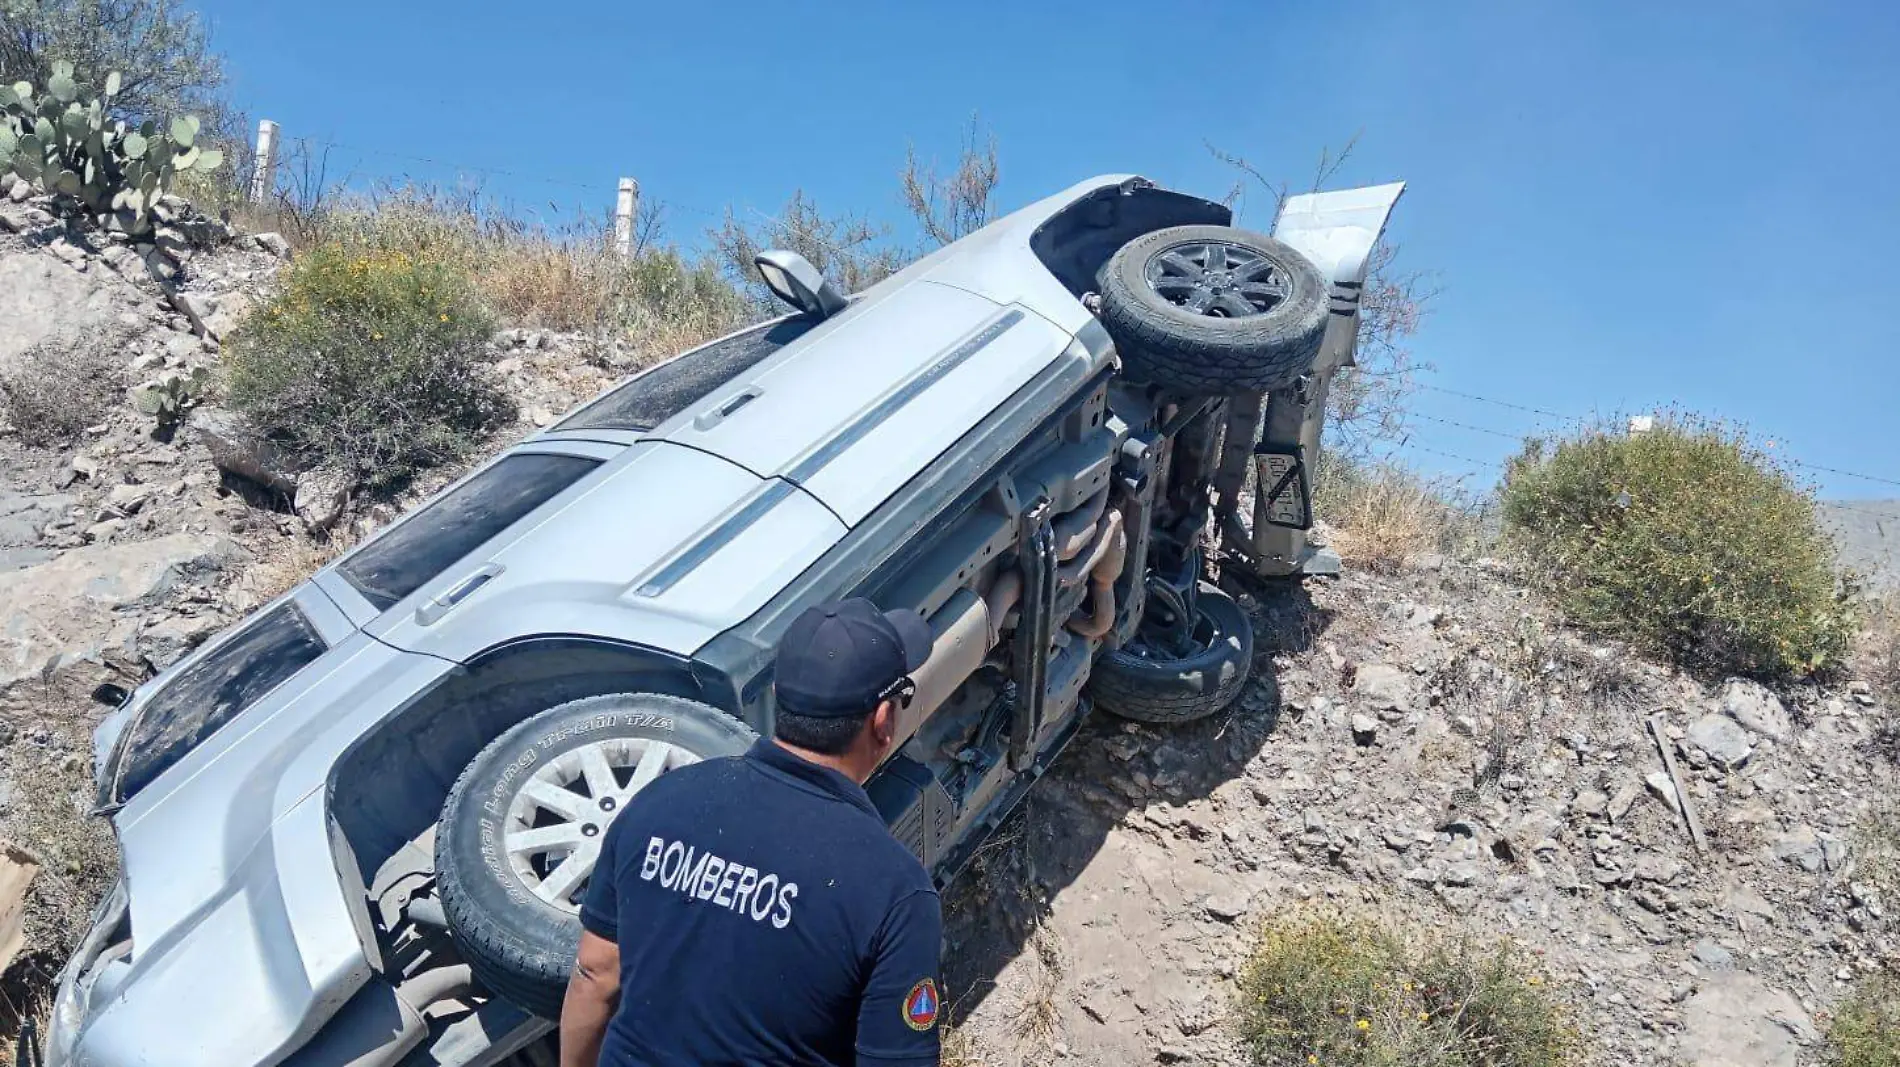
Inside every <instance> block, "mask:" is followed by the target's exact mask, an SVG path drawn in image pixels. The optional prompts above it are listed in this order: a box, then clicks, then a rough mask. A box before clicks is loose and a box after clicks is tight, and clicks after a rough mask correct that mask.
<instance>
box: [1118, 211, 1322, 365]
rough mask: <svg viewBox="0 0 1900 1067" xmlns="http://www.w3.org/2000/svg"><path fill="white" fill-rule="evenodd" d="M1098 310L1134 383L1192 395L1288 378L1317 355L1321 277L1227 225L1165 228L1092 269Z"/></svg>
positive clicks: (1295, 257) (1268, 241)
mask: <svg viewBox="0 0 1900 1067" xmlns="http://www.w3.org/2000/svg"><path fill="white" fill-rule="evenodd" d="M1097 281H1098V284H1099V285H1100V286H1101V298H1102V303H1101V308H1100V311H1099V315H1100V317H1101V320H1102V325H1103V326H1104V327H1106V328H1107V329H1108V333H1109V336H1111V337H1113V338H1114V339H1115V346H1116V348H1117V349H1118V350H1119V351H1120V352H1121V356H1122V365H1123V373H1125V374H1126V375H1127V376H1128V377H1129V378H1131V379H1133V380H1135V381H1141V382H1148V383H1151V384H1154V385H1161V386H1167V387H1169V388H1173V389H1180V390H1184V391H1187V392H1192V393H1230V392H1235V391H1237V390H1272V389H1282V388H1285V387H1286V386H1288V385H1291V384H1292V383H1293V382H1294V380H1295V379H1297V378H1299V376H1300V375H1302V374H1305V373H1306V372H1307V371H1308V370H1309V369H1311V368H1312V366H1313V361H1314V360H1315V359H1317V358H1319V349H1320V342H1321V340H1323V339H1324V337H1325V335H1326V319H1327V310H1326V284H1325V282H1324V280H1322V279H1321V278H1320V274H1319V270H1318V269H1317V268H1315V267H1314V266H1313V264H1311V263H1309V262H1308V261H1307V259H1306V257H1305V256H1302V255H1300V254H1299V253H1298V252H1295V251H1294V250H1293V249H1291V248H1289V247H1287V246H1286V245H1284V244H1281V243H1280V242H1279V241H1276V240H1274V239H1273V238H1271V237H1267V236H1265V235H1262V234H1257V233H1249V232H1247V231H1246V230H1237V229H1234V228H1233V227H1231V226H1173V227H1170V228H1168V229H1165V230H1156V231H1155V232H1153V233H1150V234H1146V235H1144V236H1141V237H1137V238H1135V239H1134V240H1132V241H1130V242H1128V243H1127V244H1125V245H1123V246H1122V247H1121V249H1120V250H1118V251H1117V252H1116V253H1115V254H1114V255H1113V256H1112V257H1110V258H1109V261H1108V263H1107V265H1106V266H1104V267H1103V268H1102V271H1101V274H1100V276H1099V278H1098V279H1097Z"/></svg>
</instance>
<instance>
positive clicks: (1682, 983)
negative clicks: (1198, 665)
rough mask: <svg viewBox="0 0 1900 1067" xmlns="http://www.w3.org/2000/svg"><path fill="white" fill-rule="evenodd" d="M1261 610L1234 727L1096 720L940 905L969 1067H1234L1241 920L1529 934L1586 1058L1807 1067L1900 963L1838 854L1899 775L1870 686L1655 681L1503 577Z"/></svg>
mask: <svg viewBox="0 0 1900 1067" xmlns="http://www.w3.org/2000/svg"><path fill="white" fill-rule="evenodd" d="M1251 607H1252V611H1253V615H1254V618H1255V619H1256V624H1257V627H1258V630H1259V634H1260V640H1259V644H1258V645H1257V659H1256V663H1255V667H1256V671H1257V676H1256V678H1255V680H1254V681H1253V682H1252V683H1251V685H1250V687H1249V689H1248V690H1247V692H1246V694H1245V695H1244V696H1243V697H1242V698H1241V701H1240V703H1239V704H1238V705H1237V706H1236V708H1235V709H1233V711H1232V712H1231V713H1229V714H1226V715H1223V716H1218V717H1216V718H1215V719H1213V720H1212V721H1209V722H1206V723H1202V724H1199V725H1197V726H1194V727H1191V728H1188V729H1176V730H1166V731H1161V730H1154V729H1150V728H1147V727H1142V726H1135V725H1132V724H1122V723H1117V722H1116V721H1114V720H1113V719H1108V718H1106V717H1104V718H1098V719H1096V720H1095V721H1094V722H1093V723H1092V725H1091V726H1090V728H1089V729H1088V730H1087V731H1086V732H1085V733H1084V735H1083V736H1082V737H1081V738H1079V739H1078V740H1077V741H1076V743H1075V745H1074V747H1073V748H1072V749H1071V750H1070V751H1069V753H1068V754H1066V755H1065V756H1064V757H1063V759H1062V761H1061V762H1060V763H1059V764H1058V765H1057V766H1056V768H1055V769H1054V770H1053V771H1052V773H1051V774H1050V776H1049V777H1048V779H1046V780H1045V781H1044V782H1043V783H1042V784H1041V785H1040V786H1039V787H1038V790H1037V792H1035V793H1034V794H1032V798H1031V800H1030V801H1029V802H1028V804H1027V810H1026V812H1024V814H1023V816H1022V817H1021V818H1020V819H1018V820H1016V821H1015V823H1014V824H1013V825H1012V826H1011V827H1009V828H1007V832H1006V834H1005V835H1004V839H1003V840H1002V841H1001V842H999V844H998V845H997V846H996V847H995V848H994V849H993V850H992V851H991V852H990V854H989V855H987V856H986V857H985V858H984V859H983V860H982V861H980V863H979V865H978V869H977V870H976V871H975V872H973V873H972V874H970V875H968V876H966V877H965V878H963V879H962V880H961V882H960V883H959V885H958V886H957V888H956V891H955V896H954V899H953V901H952V910H951V922H950V944H949V957H948V958H949V961H950V963H949V966H950V974H949V976H948V982H947V984H948V989H949V992H950V995H951V997H952V998H953V1001H954V1003H955V1004H956V1005H957V1008H958V1009H959V1011H961V1012H963V1013H966V1014H967V1019H966V1022H965V1024H964V1030H963V1033H964V1037H965V1039H966V1040H967V1041H968V1042H969V1043H970V1046H971V1047H970V1049H969V1052H968V1060H967V1062H971V1063H985V1064H991V1063H994V1064H1019V1063H1041V1062H1046V1061H1047V1060H1048V1059H1049V1058H1051V1057H1052V1056H1053V1057H1057V1058H1066V1059H1067V1060H1070V1061H1072V1062H1077V1063H1089V1064H1130V1063H1148V1062H1160V1063H1199V1064H1242V1063H1246V1062H1249V1061H1248V1060H1247V1059H1246V1058H1245V1056H1244V1055H1243V1054H1242V1051H1241V1050H1240V1049H1238V1048H1236V1047H1234V1042H1233V1039H1232V1037H1231V1036H1230V1035H1229V1033H1228V1032H1227V1030H1226V1029H1225V1028H1224V1027H1223V1026H1222V1025H1221V1021H1222V1019H1223V1016H1224V1014H1225V1012H1224V1006H1225V1004H1226V1003H1227V1002H1228V1000H1229V999H1230V997H1231V990H1232V985H1231V980H1232V979H1233V977H1234V975H1235V972H1236V969H1237V967H1238V966H1239V965H1240V963H1241V961H1242V960H1243V959H1244V958H1245V956H1246V953H1247V951H1248V948H1249V946H1250V943H1251V936H1250V935H1251V930H1252V924H1253V923H1254V922H1255V921H1257V920H1258V919H1260V918H1261V917H1263V916H1265V915H1267V914H1269V913H1272V912H1275V911H1277V910H1280V909H1285V908H1289V907H1296V906H1301V905H1304V904H1313V903H1323V904H1332V905H1336V906H1339V907H1342V908H1345V909H1348V910H1349V911H1351V912H1355V913H1358V914H1363V915H1366V916H1368V917H1371V918H1378V919H1381V920H1384V921H1386V922H1389V923H1395V924H1398V925H1400V926H1402V927H1410V928H1413V929H1419V930H1434V931H1444V930H1465V931H1469V932H1471V933H1472V934H1473V935H1474V936H1478V937H1482V938H1490V937H1511V938H1516V939H1518V940H1519V941H1521V942H1522V943H1523V944H1525V945H1526V946H1528V947H1529V948H1531V949H1532V950H1534V951H1535V952H1536V953H1538V954H1539V955H1541V957H1542V960H1543V963H1544V966H1545V968H1546V970H1547V972H1548V973H1549V975H1550V982H1551V984H1552V986H1553V987H1554V988H1555V990H1556V992H1557V995H1558V996H1560V997H1562V998H1563V999H1565V1000H1567V1001H1568V1002H1569V1004H1570V1005H1571V1007H1572V1010H1573V1012H1574V1018H1575V1021H1576V1024H1577V1025H1578V1027H1579V1029H1580V1030H1581V1032H1582V1034H1583V1035H1584V1037H1585V1040H1586V1043H1587V1044H1588V1046H1589V1047H1590V1048H1591V1050H1592V1059H1593V1062H1596V1063H1600V1064H1604V1065H1633V1064H1656V1065H1664V1064H1692V1065H1696V1067H1757V1065H1759V1067H1795V1065H1797V1064H1812V1063H1819V1062H1820V1061H1821V1060H1820V1057H1821V1048H1820V1045H1819V1043H1818V1042H1819V1037H1820V1033H1821V1030H1822V1029H1823V1028H1824V1025H1825V1018H1826V1014H1827V1012H1828V1009H1829V1007H1830V1005H1831V1004H1833V1003H1834V1002H1835V1000H1836V999H1837V998H1839V997H1840V996H1841V994H1842V993H1843V991H1844V990H1845V989H1846V988H1847V984H1848V983H1849V981H1850V980H1852V979H1853V978H1855V977H1856V976H1857V975H1862V974H1865V973H1868V972H1870V971H1871V970H1872V969H1873V968H1875V967H1876V966H1877V961H1879V960H1882V959H1885V960H1892V959H1894V958H1895V953H1896V952H1897V951H1900V928H1896V926H1895V925H1894V922H1893V916H1892V910H1893V909H1894V908H1895V907H1896V906H1900V902H1894V901H1882V900H1880V899H1879V895H1878V893H1877V891H1876V890H1875V888H1874V886H1873V884H1872V883H1871V882H1870V881H1869V880H1867V878H1866V877H1865V876H1866V874H1867V871H1866V868H1865V866H1864V865H1863V864H1862V863H1861V860H1862V857H1860V856H1859V855H1857V847H1858V845H1857V841H1858V838H1857V836H1856V825H1857V824H1858V823H1859V822H1860V820H1862V818H1863V817H1864V816H1865V815H1866V814H1867V812H1868V810H1869V807H1870V805H1871V804H1873V803H1875V802H1877V801H1881V800H1883V799H1884V798H1886V797H1889V796H1891V795H1892V793H1893V790H1894V788H1895V785H1896V773H1895V767H1894V765H1893V764H1892V763H1890V762H1886V761H1885V760H1883V759H1882V758H1881V757H1880V756H1879V755H1877V754H1876V752H1875V747H1876V746H1875V745H1874V743H1873V738H1874V737H1875V734H1876V730H1877V728H1878V724H1880V723H1881V722H1883V721H1884V719H1885V717H1886V716H1888V715H1890V714H1891V712H1890V711H1889V710H1887V709H1883V708H1881V707H1880V706H1879V705H1878V703H1877V702H1876V700H1875V698H1874V697H1873V696H1872V695H1870V693H1869V692H1868V691H1867V690H1866V688H1865V687H1864V686H1859V685H1853V684H1847V685H1843V686H1842V687H1840V688H1836V689H1829V688H1799V689H1794V690H1790V691H1787V692H1784V693H1779V694H1777V693H1774V692H1771V691H1769V690H1767V689H1764V688H1762V687H1761V686H1758V685H1755V684H1753V683H1749V682H1745V681H1739V680H1730V681H1726V682H1720V681H1717V682H1716V683H1715V684H1710V683H1709V682H1707V681H1704V680H1698V679H1694V678H1690V677H1687V676H1684V675H1682V674H1680V673H1676V672H1673V671H1670V670H1666V669H1663V668H1659V667H1657V666H1655V665H1652V664H1650V663H1646V662H1643V661H1641V660H1639V659H1636V658H1634V657H1632V656H1630V655H1628V654H1627V653H1625V652H1623V651H1621V650H1620V649H1618V648H1615V647H1610V646H1604V645H1599V644H1593V643H1590V642H1588V641H1585V640H1581V639H1579V638H1578V637H1576V636H1574V635H1572V634H1569V633H1566V632H1564V631H1562V630H1561V629H1558V628H1556V627H1553V626H1552V625H1551V624H1550V622H1549V621H1548V620H1547V619H1546V618H1544V617H1543V616H1542V615H1541V613H1540V612H1539V611H1538V610H1537V609H1536V608H1535V607H1534V606H1533V605H1532V603H1531V602H1530V601H1529V600H1528V599H1527V597H1526V595H1525V594H1524V593H1523V592H1522V591H1521V590H1520V589H1518V588H1517V587H1516V586H1515V585H1514V584H1513V582H1512V580H1511V576H1510V574H1509V572H1508V570H1506V569H1505V568H1504V567H1503V566H1502V565H1499V564H1496V563H1495V562H1492V561H1480V562H1479V564H1478V565H1469V564H1461V563H1457V562H1452V561H1441V560H1432V561H1429V562H1428V563H1427V565H1426V566H1425V567H1423V568H1421V569H1419V570H1417V571H1416V572H1414V573H1411V574H1407V575H1404V576H1401V577H1396V578H1386V577H1380V576H1376V575H1366V574H1348V575H1347V576H1346V577H1344V578H1343V579H1340V580H1338V581H1333V582H1315V583H1309V584H1308V586H1307V587H1306V589H1305V590H1304V591H1298V590H1294V591H1289V590H1279V591H1274V592H1264V591H1263V592H1262V594H1261V595H1260V596H1258V597H1256V598H1255V599H1254V600H1253V601H1252V604H1251ZM1276 689H1277V694H1276ZM1276 697H1277V698H1276ZM1652 718H1655V719H1656V720H1657V723H1658V725H1659V726H1660V728H1661V731H1662V739H1663V744H1665V745H1667V747H1668V749H1669V752H1670V754H1671V755H1673V756H1674V758H1675V761H1676V766H1677V769H1678V773H1679V775H1680V779H1681V782H1682V786H1683V791H1684V792H1685V793H1686V794H1687V796H1686V799H1687V801H1688V803H1689V805H1690V806H1691V807H1692V808H1693V810H1694V812H1695V813H1696V815H1697V817H1698V818H1699V821H1700V824H1701V826H1702V827H1703V829H1704V832H1705V834H1706V837H1707V841H1708V846H1707V849H1706V850H1703V849H1699V848H1698V847H1697V846H1696V844H1695V842H1694V840H1693V838H1692V836H1691V833H1690V831H1689V829H1688V828H1687V824H1686V822H1685V820H1684V818H1683V816H1682V810H1681V802H1682V798H1680V797H1679V795H1678V793H1677V792H1676V787H1675V784H1674V782H1673V781H1672V779H1671V777H1670V773H1669V771H1668V769H1667V767H1666V765H1665V763H1664V762H1663V758H1662V753H1663V749H1662V748H1661V747H1660V746H1659V745H1658V742H1657V739H1656V737H1655V735H1654V734H1652V733H1651V732H1650V731H1649V722H1650V720H1651V719H1652ZM957 998H960V999H957Z"/></svg>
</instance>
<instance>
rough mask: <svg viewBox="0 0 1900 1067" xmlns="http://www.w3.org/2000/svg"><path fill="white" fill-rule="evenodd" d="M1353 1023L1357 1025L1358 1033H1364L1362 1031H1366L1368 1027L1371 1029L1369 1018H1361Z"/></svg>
mask: <svg viewBox="0 0 1900 1067" xmlns="http://www.w3.org/2000/svg"><path fill="white" fill-rule="evenodd" d="M1353 1025H1354V1026H1357V1027H1358V1028H1359V1032H1360V1033H1364V1032H1366V1031H1367V1030H1370V1029H1372V1020H1371V1019H1361V1020H1359V1021H1358V1022H1356V1023H1353Z"/></svg>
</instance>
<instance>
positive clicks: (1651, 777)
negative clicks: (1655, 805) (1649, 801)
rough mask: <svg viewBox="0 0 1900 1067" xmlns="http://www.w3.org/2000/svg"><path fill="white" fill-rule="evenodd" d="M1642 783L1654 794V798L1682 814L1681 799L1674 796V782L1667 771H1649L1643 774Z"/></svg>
mask: <svg viewBox="0 0 1900 1067" xmlns="http://www.w3.org/2000/svg"><path fill="white" fill-rule="evenodd" d="M1643 784H1644V785H1647V786H1648V787H1649V791H1650V792H1651V793H1654V794H1655V795H1656V799H1658V800H1660V801H1662V802H1663V803H1664V804H1667V805H1669V810H1670V811H1673V812H1675V813H1676V814H1678V815H1680V814H1682V801H1681V800H1679V799H1677V797H1676V783H1675V782H1674V781H1672V780H1670V777H1669V772H1668V771H1650V772H1649V774H1648V775H1646V776H1644V778H1643Z"/></svg>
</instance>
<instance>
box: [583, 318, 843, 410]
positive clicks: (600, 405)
mask: <svg viewBox="0 0 1900 1067" xmlns="http://www.w3.org/2000/svg"><path fill="white" fill-rule="evenodd" d="M817 324H818V323H817V321H816V320H814V319H808V318H805V317H803V316H797V315H795V316H793V317H791V318H786V319H779V320H777V321H775V322H767V323H762V324H760V325H758V326H754V327H752V328H751V329H749V330H741V331H740V332H738V333H735V334H733V335H732V336H731V337H727V338H723V339H721V340H718V341H714V342H713V343H712V344H709V345H706V346H704V347H701V348H695V349H693V350H692V351H691V352H688V353H686V354H685V355H682V356H679V357H678V358H676V359H671V360H668V361H667V362H665V363H662V364H660V365H659V366H657V367H654V368H653V369H651V370H649V371H646V372H645V373H643V374H641V375H639V376H637V377H635V378H633V379H632V380H631V381H629V382H627V384H625V385H623V386H621V387H620V388H618V389H615V390H614V391H613V392H611V393H608V394H607V395H605V396H603V397H601V398H600V399H599V400H596V401H594V402H593V403H591V404H589V405H587V406H586V407H584V408H582V409H580V410H579V411H577V412H575V413H574V414H572V415H569V416H568V417H567V418H566V419H565V420H563V421H562V422H561V423H560V424H559V425H557V426H555V427H554V428H555V429H556V430H634V431H638V432H641V433H644V432H646V431H648V430H651V429H653V428H654V427H655V426H658V425H659V424H661V423H663V422H665V421H666V420H668V419H670V418H672V417H673V416H675V415H677V414H679V413H680V412H682V411H684V410H686V409H687V408H689V407H691V406H692V405H694V404H695V403H697V402H699V400H700V399H702V398H703V397H705V396H706V394H708V393H710V392H712V391H713V390H714V389H717V388H719V387H720V386H722V385H724V384H726V383H727V382H729V381H732V380H733V379H734V378H737V377H738V376H739V375H741V374H744V373H745V372H746V371H749V370H751V369H752V368H753V367H756V366H758V365H759V363H760V362H761V361H763V360H764V359H765V357H767V356H769V355H771V354H772V353H774V352H776V351H778V350H779V349H781V348H784V347H785V346H786V345H789V344H791V343H792V342H793V341H796V340H798V339H799V338H800V337H803V336H804V335H805V333H806V331H808V330H810V329H811V328H812V327H813V326H816V325H817Z"/></svg>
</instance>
